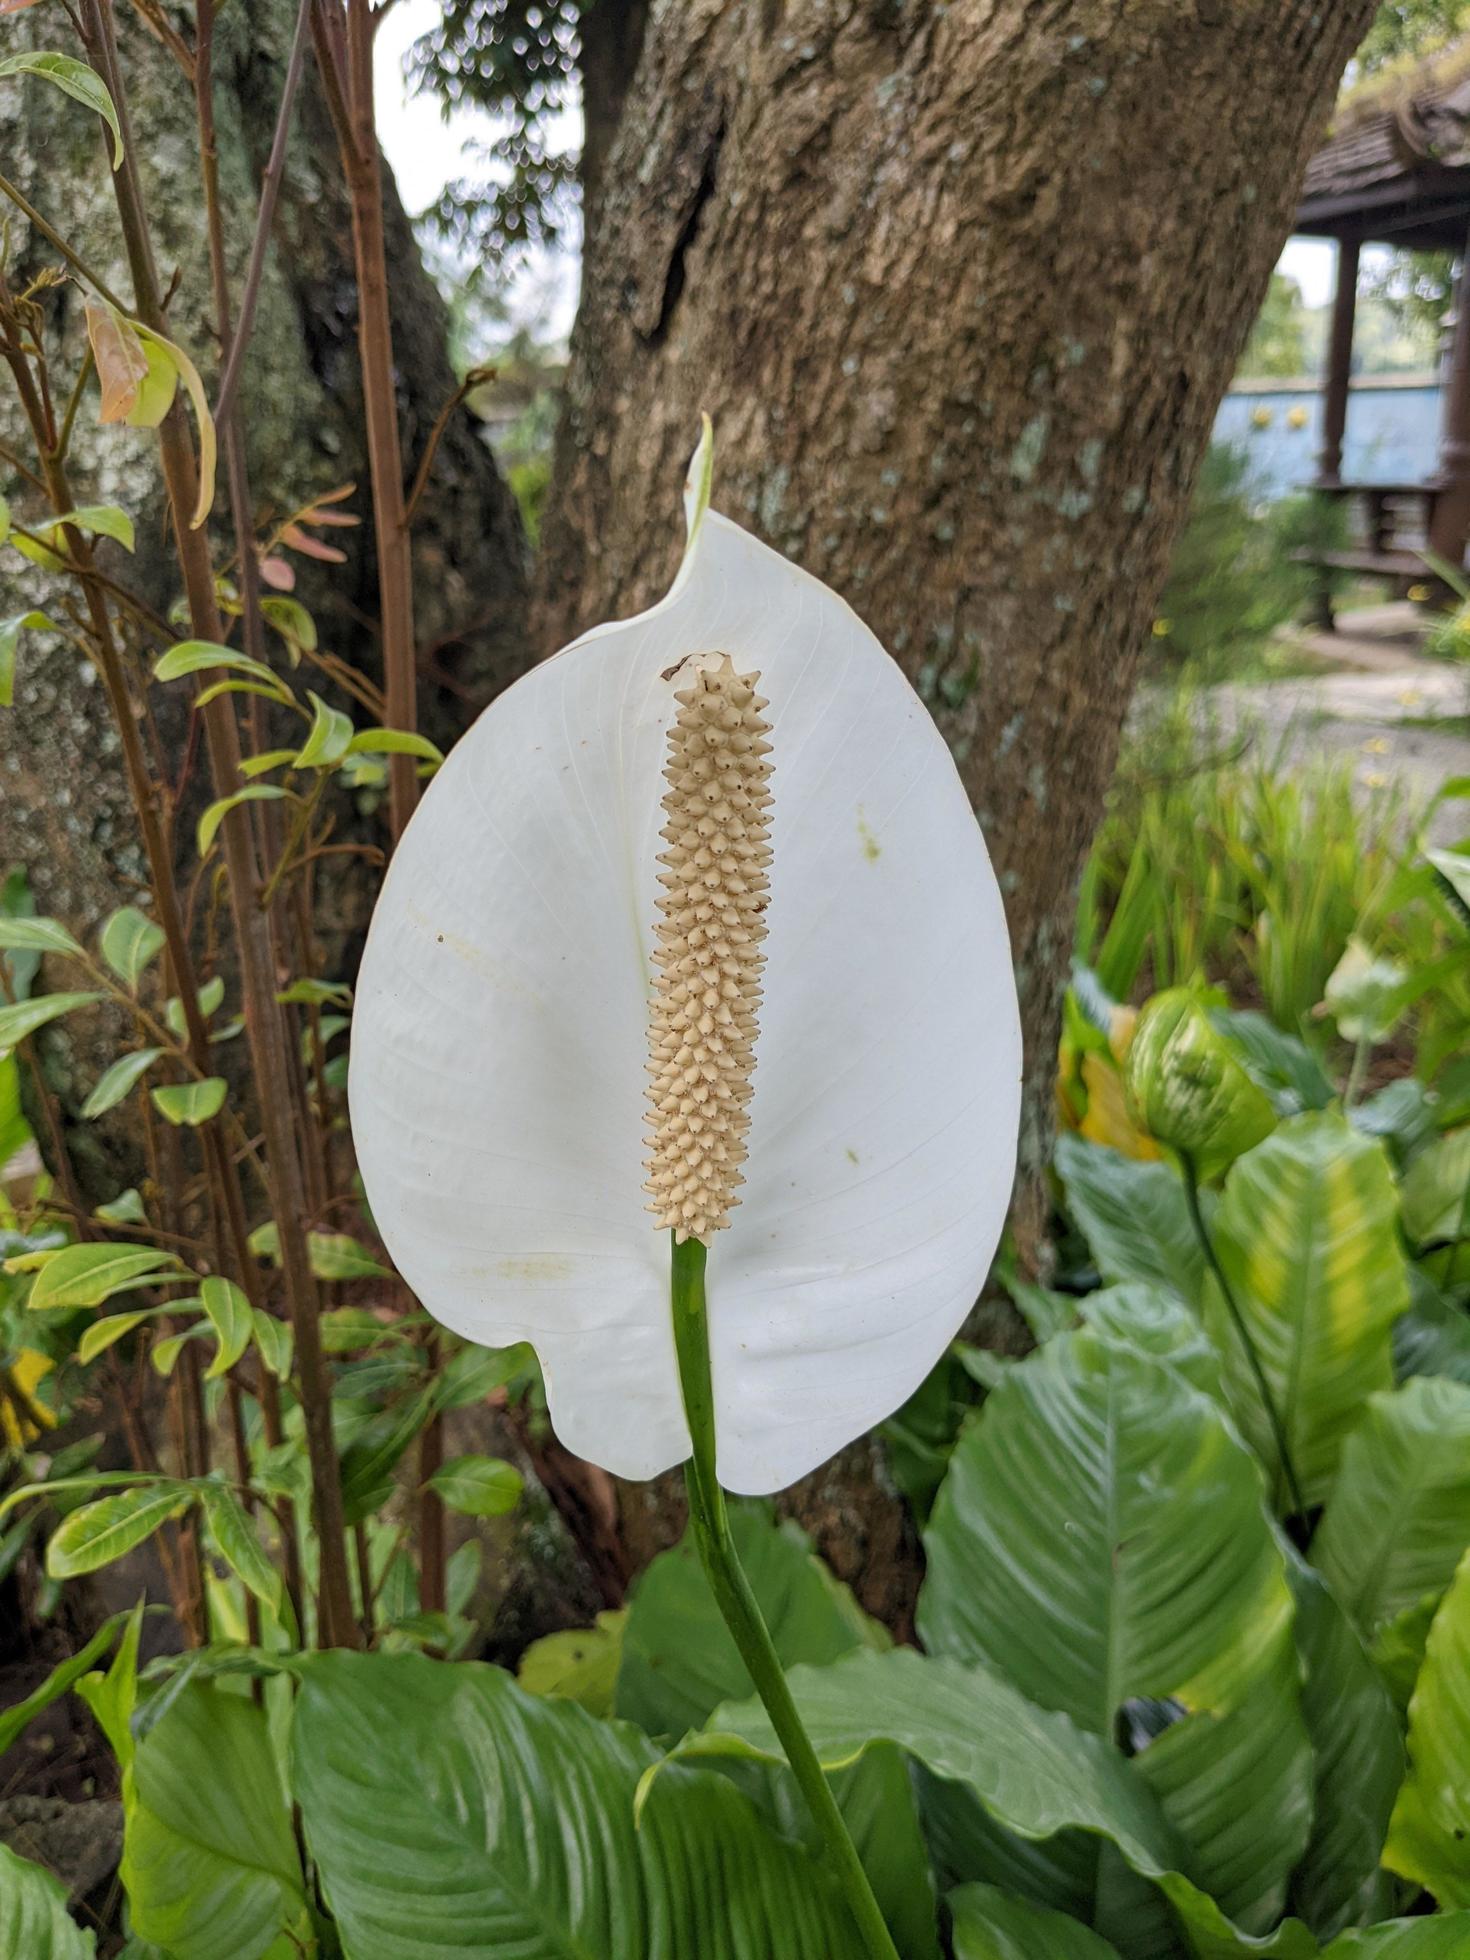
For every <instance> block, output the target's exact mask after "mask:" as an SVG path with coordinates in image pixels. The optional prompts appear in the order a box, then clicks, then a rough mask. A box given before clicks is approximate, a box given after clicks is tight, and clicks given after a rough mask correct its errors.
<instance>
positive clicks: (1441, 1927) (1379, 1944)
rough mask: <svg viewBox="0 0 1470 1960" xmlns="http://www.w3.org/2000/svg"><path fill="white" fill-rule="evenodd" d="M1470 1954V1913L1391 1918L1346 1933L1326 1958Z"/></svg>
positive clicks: (1419, 1959) (1441, 1959)
mask: <svg viewBox="0 0 1470 1960" xmlns="http://www.w3.org/2000/svg"><path fill="white" fill-rule="evenodd" d="M1467 1953H1470V1912H1446V1913H1437V1914H1436V1915H1435V1916H1434V1918H1432V1919H1390V1920H1385V1921H1384V1923H1383V1924H1382V1925H1381V1926H1370V1927H1369V1928H1368V1929H1367V1930H1366V1931H1365V1932H1361V1933H1344V1934H1343V1935H1342V1937H1341V1938H1340V1939H1335V1940H1334V1941H1333V1942H1332V1944H1331V1946H1329V1947H1327V1948H1326V1949H1325V1952H1324V1960H1464V1956H1465V1955H1466V1954H1467Z"/></svg>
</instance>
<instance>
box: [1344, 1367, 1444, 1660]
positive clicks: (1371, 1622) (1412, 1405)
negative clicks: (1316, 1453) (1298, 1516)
mask: <svg viewBox="0 0 1470 1960" xmlns="http://www.w3.org/2000/svg"><path fill="white" fill-rule="evenodd" d="M1467 1546H1470V1388H1467V1387H1465V1386H1464V1385H1463V1384H1462V1383H1460V1382H1455V1381H1450V1380H1448V1379H1446V1378H1445V1377H1443V1376H1429V1375H1416V1376H1415V1377H1414V1378H1413V1380H1411V1381H1408V1382H1405V1384H1404V1386H1403V1387H1402V1388H1401V1389H1398V1390H1396V1391H1390V1392H1386V1393H1383V1394H1379V1395H1375V1396H1373V1397H1372V1399H1371V1400H1370V1401H1369V1403H1368V1406H1367V1408H1366V1409H1365V1410H1364V1411H1363V1414H1362V1417H1361V1420H1360V1421H1359V1423H1358V1426H1357V1428H1356V1429H1355V1430H1354V1431H1353V1433H1352V1434H1351V1435H1350V1436H1349V1437H1348V1440H1347V1443H1346V1445H1345V1446H1344V1448H1343V1453H1342V1468H1341V1470H1340V1471H1339V1473H1338V1478H1337V1483H1336V1485H1335V1486H1334V1488H1333V1492H1332V1498H1331V1501H1330V1502H1329V1504H1328V1506H1327V1511H1326V1515H1325V1516H1324V1517H1323V1520H1322V1523H1321V1524H1320V1525H1319V1526H1318V1529H1317V1533H1316V1536H1315V1538H1314V1539H1313V1541H1312V1563H1313V1564H1314V1565H1316V1566H1317V1567H1318V1569H1319V1570H1320V1571H1321V1573H1322V1576H1323V1577H1324V1578H1325V1579H1326V1581H1327V1583H1328V1585H1329V1586H1331V1588H1332V1590H1333V1593H1334V1594H1335V1595H1336V1597H1337V1598H1338V1599H1339V1600H1340V1601H1341V1602H1342V1604H1343V1605H1344V1606H1345V1607H1346V1608H1347V1610H1348V1612H1349V1613H1350V1614H1351V1615H1352V1618H1353V1621H1354V1624H1355V1625H1356V1626H1357V1629H1358V1631H1359V1633H1360V1634H1361V1635H1362V1636H1363V1638H1364V1639H1365V1640H1372V1639H1373V1638H1374V1637H1375V1636H1376V1635H1377V1634H1378V1633H1379V1631H1380V1630H1381V1629H1382V1628H1383V1627H1384V1626H1385V1624H1386V1623H1387V1622H1389V1621H1391V1620H1393V1619H1395V1618H1396V1617H1397V1616H1398V1615H1399V1614H1401V1613H1403V1612H1405V1611H1406V1610H1408V1609H1410V1608H1412V1607H1416V1606H1418V1604H1419V1602H1420V1601H1421V1600H1422V1599H1423V1598H1424V1597H1425V1595H1426V1594H1434V1595H1435V1596H1436V1597H1437V1596H1438V1595H1439V1594H1440V1593H1442V1592H1443V1591H1444V1589H1445V1587H1446V1586H1447V1585H1448V1584H1449V1582H1450V1580H1451V1578H1452V1577H1453V1576H1454V1571H1455V1567H1456V1566H1457V1565H1458V1564H1459V1561H1460V1558H1461V1555H1462V1554H1463V1552H1464V1551H1465V1548H1466V1547H1467Z"/></svg>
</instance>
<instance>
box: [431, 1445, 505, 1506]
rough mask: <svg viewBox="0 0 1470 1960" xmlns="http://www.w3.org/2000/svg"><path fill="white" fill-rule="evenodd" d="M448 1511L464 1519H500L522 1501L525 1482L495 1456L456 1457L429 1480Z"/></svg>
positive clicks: (442, 1466)
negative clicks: (455, 1512) (458, 1514)
mask: <svg viewBox="0 0 1470 1960" xmlns="http://www.w3.org/2000/svg"><path fill="white" fill-rule="evenodd" d="M429 1483H430V1485H431V1487H432V1488H433V1489H434V1490H435V1491H437V1492H438V1494H439V1496H440V1498H441V1499H442V1500H443V1501H444V1503H445V1504H447V1505H448V1506H449V1508H450V1510H451V1511H458V1512H459V1513H460V1514H461V1516H463V1517H467V1518H500V1517H504V1516H505V1514H506V1512H507V1511H513V1510H514V1509H515V1507H516V1506H517V1504H519V1503H520V1501H521V1493H522V1491H523V1490H524V1489H525V1479H524V1478H523V1477H522V1476H521V1473H520V1471H519V1470H517V1469H516V1468H515V1466H514V1465H513V1464H510V1463H505V1462H502V1460H501V1459H500V1458H499V1457H497V1456H456V1457H451V1458H450V1460H449V1462H448V1463H445V1464H443V1465H441V1467H440V1468H439V1469H438V1470H436V1471H435V1472H434V1474H433V1476H432V1477H431V1478H430V1479H429Z"/></svg>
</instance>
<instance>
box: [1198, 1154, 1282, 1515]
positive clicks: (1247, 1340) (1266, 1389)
mask: <svg viewBox="0 0 1470 1960" xmlns="http://www.w3.org/2000/svg"><path fill="white" fill-rule="evenodd" d="M1179 1165H1180V1169H1181V1170H1182V1171H1183V1173H1184V1200H1185V1203H1186V1204H1187V1205H1188V1207H1189V1219H1190V1223H1191V1224H1192V1225H1193V1226H1194V1234H1195V1237H1196V1238H1197V1239H1198V1240H1199V1243H1200V1250H1201V1252H1203V1253H1204V1255H1205V1263H1206V1264H1207V1265H1208V1266H1209V1269H1210V1271H1211V1272H1212V1273H1213V1274H1214V1275H1215V1282H1216V1284H1217V1285H1218V1286H1219V1288H1220V1296H1221V1298H1222V1299H1223V1300H1224V1302H1225V1308H1226V1311H1227V1312H1228V1313H1229V1315H1230V1318H1231V1321H1232V1322H1233V1323H1234V1326H1235V1331H1236V1334H1237V1335H1238V1336H1239V1339H1240V1345H1241V1347H1242V1348H1243V1349H1244V1350H1245V1358H1246V1360H1247V1361H1248V1362H1249V1363H1250V1369H1251V1373H1252V1374H1253V1375H1254V1376H1255V1378H1256V1388H1257V1389H1258V1391H1259V1392H1260V1397H1261V1404H1262V1406H1263V1408H1264V1409H1265V1411H1266V1419H1267V1421H1268V1422H1269V1423H1270V1425H1271V1434H1272V1436H1273V1437H1274V1438H1275V1439H1276V1454H1277V1456H1278V1457H1279V1459H1280V1462H1281V1470H1282V1474H1283V1476H1284V1477H1285V1478H1286V1488H1287V1491H1288V1493H1289V1494H1290V1497H1291V1509H1292V1515H1293V1516H1294V1517H1298V1518H1304V1517H1305V1516H1306V1514H1307V1506H1306V1502H1305V1500H1304V1499H1303V1497H1302V1487H1301V1485H1300V1484H1299V1483H1298V1482H1297V1476H1296V1469H1295V1466H1294V1465H1293V1463H1292V1460H1291V1451H1290V1450H1289V1449H1288V1447H1287V1442H1286V1425H1285V1423H1284V1422H1283V1421H1282V1420H1281V1411H1280V1410H1279V1409H1278V1408H1277V1406H1276V1398H1275V1397H1274V1396H1273V1395H1272V1393H1271V1385H1270V1383H1269V1382H1268V1381H1267V1380H1266V1371H1265V1369H1264V1368H1263V1367H1262V1365H1261V1357H1260V1355H1259V1353H1258V1352H1257V1350H1256V1344H1255V1342H1254V1341H1253V1340H1252V1339H1251V1331H1250V1329H1249V1328H1248V1327H1247V1326H1246V1324H1245V1316H1244V1314H1243V1313H1242V1312H1241V1311H1240V1303H1239V1302H1238V1301H1237V1299H1236V1297H1235V1294H1234V1292H1233V1291H1232V1289H1231V1285H1230V1282H1229V1280H1228V1279H1226V1277H1225V1268H1224V1267H1223V1266H1222V1265H1221V1264H1220V1258H1219V1254H1218V1253H1217V1252H1216V1251H1215V1242H1214V1240H1213V1239H1212V1238H1211V1237H1210V1228H1209V1226H1208V1225H1206V1223H1205V1215H1204V1213H1203V1211H1202V1210H1201V1209H1200V1202H1199V1174H1198V1173H1197V1171H1196V1170H1195V1167H1194V1159H1193V1158H1192V1157H1191V1156H1190V1155H1189V1152H1188V1151H1187V1150H1181V1151H1180V1152H1179Z"/></svg>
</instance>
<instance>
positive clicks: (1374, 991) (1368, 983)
mask: <svg viewBox="0 0 1470 1960" xmlns="http://www.w3.org/2000/svg"><path fill="white" fill-rule="evenodd" d="M1407 978H1408V975H1407V974H1406V972H1405V971H1404V969H1403V967H1401V966H1396V965H1395V964H1394V963H1393V961H1392V960H1378V959H1375V958H1374V957H1373V953H1372V949H1371V948H1370V947H1369V946H1367V945H1366V944H1365V943H1364V942H1363V941H1362V940H1361V939H1358V938H1356V937H1354V938H1352V939H1349V941H1348V943H1347V951H1346V952H1345V953H1344V954H1343V956H1342V958H1341V959H1340V960H1339V961H1338V963H1337V965H1336V966H1335V967H1334V968H1333V970H1332V972H1331V974H1330V975H1329V977H1328V981H1327V985H1326V987H1325V988H1324V989H1323V996H1322V997H1323V1002H1324V1004H1325V1005H1326V1007H1327V1008H1328V1009H1329V1010H1330V1012H1331V1014H1332V1016H1333V1018H1334V1020H1335V1021H1336V1022H1337V1031H1338V1033H1339V1034H1340V1035H1341V1036H1342V1038H1343V1040H1344V1041H1368V1042H1379V1041H1386V1040H1387V1039H1388V1037H1389V1035H1390V1034H1392V1032H1393V1030H1394V1025H1395V1023H1396V1022H1397V1021H1398V1019H1399V1017H1400V1016H1401V1015H1402V1013H1403V1011H1404V1009H1403V1004H1402V1002H1401V1001H1400V1000H1399V998H1398V996H1399V993H1400V990H1401V989H1402V987H1403V984H1404V981H1405V980H1406V979H1407Z"/></svg>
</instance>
